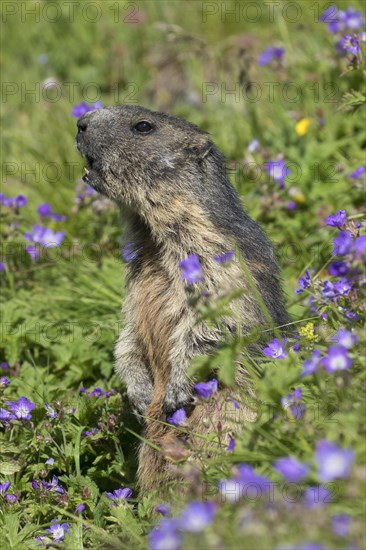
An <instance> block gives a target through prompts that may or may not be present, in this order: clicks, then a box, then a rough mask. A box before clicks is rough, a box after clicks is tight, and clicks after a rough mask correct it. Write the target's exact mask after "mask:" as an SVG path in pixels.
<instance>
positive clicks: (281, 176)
mask: <svg viewBox="0 0 366 550" xmlns="http://www.w3.org/2000/svg"><path fill="white" fill-rule="evenodd" d="M266 168H267V174H268V175H269V176H270V177H271V178H273V179H274V180H275V181H278V183H279V184H280V186H284V184H285V178H286V176H288V175H289V173H290V170H289V169H288V168H287V167H286V164H285V161H284V160H269V161H268V162H266Z"/></svg>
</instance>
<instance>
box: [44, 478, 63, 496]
mask: <svg viewBox="0 0 366 550" xmlns="http://www.w3.org/2000/svg"><path fill="white" fill-rule="evenodd" d="M41 484H42V486H43V487H44V488H45V489H46V490H47V491H56V493H60V495H64V494H65V489H64V488H63V487H60V486H59V484H58V477H57V476H52V481H51V483H49V482H48V481H43V480H42V481H41Z"/></svg>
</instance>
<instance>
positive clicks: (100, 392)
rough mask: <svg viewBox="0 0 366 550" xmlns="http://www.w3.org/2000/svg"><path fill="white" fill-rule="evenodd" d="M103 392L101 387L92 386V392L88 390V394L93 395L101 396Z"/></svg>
mask: <svg viewBox="0 0 366 550" xmlns="http://www.w3.org/2000/svg"><path fill="white" fill-rule="evenodd" d="M103 394H104V392H103V390H102V388H94V390H93V391H92V392H90V395H93V396H94V397H101V396H102V395H103Z"/></svg>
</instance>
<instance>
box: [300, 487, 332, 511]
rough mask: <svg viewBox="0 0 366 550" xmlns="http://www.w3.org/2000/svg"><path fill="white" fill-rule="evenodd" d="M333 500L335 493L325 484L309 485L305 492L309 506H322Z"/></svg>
mask: <svg viewBox="0 0 366 550" xmlns="http://www.w3.org/2000/svg"><path fill="white" fill-rule="evenodd" d="M332 501H333V494H332V493H331V491H330V490H329V489H328V488H327V487H324V486H323V485H315V486H312V487H308V489H306V491H305V493H304V504H305V506H306V507H307V508H320V507H322V506H324V505H325V504H329V503H330V502H332Z"/></svg>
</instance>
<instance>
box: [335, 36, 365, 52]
mask: <svg viewBox="0 0 366 550" xmlns="http://www.w3.org/2000/svg"><path fill="white" fill-rule="evenodd" d="M338 47H339V48H340V49H341V50H346V52H349V53H352V54H353V55H357V54H358V53H359V51H360V49H361V46H360V42H359V40H358V39H357V38H356V37H354V36H351V35H350V34H345V35H344V36H342V38H341V40H340V41H339V42H338Z"/></svg>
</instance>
